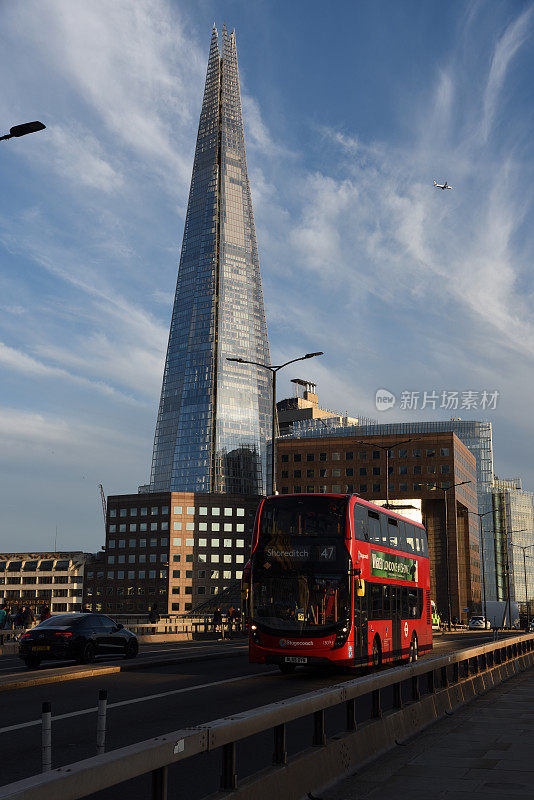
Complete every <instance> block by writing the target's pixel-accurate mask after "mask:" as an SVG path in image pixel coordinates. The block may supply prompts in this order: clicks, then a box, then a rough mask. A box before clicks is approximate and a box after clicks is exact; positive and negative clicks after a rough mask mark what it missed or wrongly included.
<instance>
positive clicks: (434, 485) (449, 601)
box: [427, 481, 471, 631]
mask: <svg viewBox="0 0 534 800" xmlns="http://www.w3.org/2000/svg"><path fill="white" fill-rule="evenodd" d="M466 483H471V481H460V483H453V484H452V486H447V488H446V489H445V488H444V487H443V486H438V485H437V484H435V483H427V486H428V488H429V489H430V490H431V491H436V490H437V489H440V490H441V491H442V492H443V497H444V499H445V558H446V560H447V606H448V610H449V622H448V626H447V627H448V629H449V631H450V630H451V617H452V612H451V576H450V566H449V518H448V507H447V492H450V490H451V489H455V488H456V486H463V485H464V484H466ZM456 566H458V557H457V558H456ZM459 599H460V591H459V590H458V600H459Z"/></svg>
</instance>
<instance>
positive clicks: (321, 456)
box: [319, 453, 326, 461]
mask: <svg viewBox="0 0 534 800" xmlns="http://www.w3.org/2000/svg"><path fill="white" fill-rule="evenodd" d="M319 461H326V453H319Z"/></svg>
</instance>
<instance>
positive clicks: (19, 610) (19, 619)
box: [13, 606, 22, 629]
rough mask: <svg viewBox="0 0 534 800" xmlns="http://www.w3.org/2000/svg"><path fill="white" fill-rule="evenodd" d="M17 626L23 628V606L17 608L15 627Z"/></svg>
mask: <svg viewBox="0 0 534 800" xmlns="http://www.w3.org/2000/svg"><path fill="white" fill-rule="evenodd" d="M15 628H22V608H20V607H18V606H17V608H16V610H15V616H14V617H13V629H15Z"/></svg>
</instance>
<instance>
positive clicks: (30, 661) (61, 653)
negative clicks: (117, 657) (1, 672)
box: [19, 613, 139, 668]
mask: <svg viewBox="0 0 534 800" xmlns="http://www.w3.org/2000/svg"><path fill="white" fill-rule="evenodd" d="M138 650H139V645H138V643H137V636H136V635H135V634H134V633H132V632H131V631H128V630H126V628H124V627H123V626H122V625H121V624H120V623H117V622H114V621H113V620H112V619H110V617H106V616H105V614H81V613H80V614H77V613H76V614H57V615H55V616H53V617H49V618H48V619H46V620H44V622H41V623H39V625H37V626H36V627H35V628H32V629H31V630H30V631H27V632H26V633H23V634H22V636H21V639H20V647H19V656H20V657H21V658H22V660H23V661H24V663H25V664H26V666H27V667H30V668H33V667H38V666H39V664H40V663H41V661H44V660H49V659H56V660H58V659H61V660H65V659H71V658H74V659H76V661H78V662H79V663H86V662H91V661H94V658H95V656H96V654H97V653H109V654H113V653H117V654H119V653H120V654H122V655H124V657H125V658H135V657H136V655H137V652H138Z"/></svg>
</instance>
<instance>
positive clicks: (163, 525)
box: [161, 522, 169, 531]
mask: <svg viewBox="0 0 534 800" xmlns="http://www.w3.org/2000/svg"><path fill="white" fill-rule="evenodd" d="M161 530H162V531H168V530H169V523H168V522H162V523H161Z"/></svg>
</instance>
